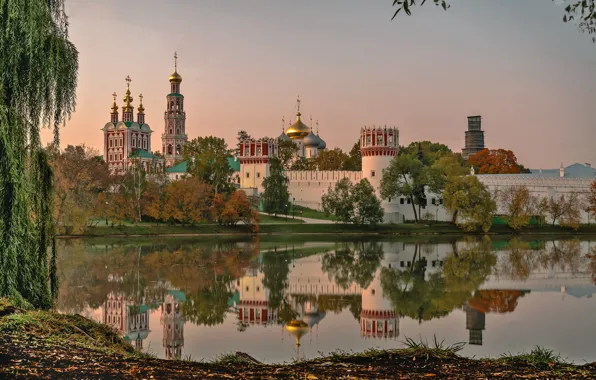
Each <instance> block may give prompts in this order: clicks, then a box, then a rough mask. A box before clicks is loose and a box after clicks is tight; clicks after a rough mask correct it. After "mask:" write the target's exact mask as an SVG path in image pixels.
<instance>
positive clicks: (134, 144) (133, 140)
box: [132, 138, 137, 148]
mask: <svg viewBox="0 0 596 380" xmlns="http://www.w3.org/2000/svg"><path fill="white" fill-rule="evenodd" d="M136 142H137V140H135V139H134V138H133V139H132V147H133V148H136V147H137V144H136Z"/></svg>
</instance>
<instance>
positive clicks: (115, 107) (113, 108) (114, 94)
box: [112, 92, 118, 113]
mask: <svg viewBox="0 0 596 380" xmlns="http://www.w3.org/2000/svg"><path fill="white" fill-rule="evenodd" d="M112 96H113V97H114V103H112V113H118V105H117V104H116V96H117V95H116V93H115V92H114V93H113V94H112Z"/></svg>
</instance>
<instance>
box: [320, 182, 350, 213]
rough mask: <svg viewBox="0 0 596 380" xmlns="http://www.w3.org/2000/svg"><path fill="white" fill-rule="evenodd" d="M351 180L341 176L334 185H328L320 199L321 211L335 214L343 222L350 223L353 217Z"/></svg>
mask: <svg viewBox="0 0 596 380" xmlns="http://www.w3.org/2000/svg"><path fill="white" fill-rule="evenodd" d="M352 187H353V185H352V182H350V180H349V179H348V178H342V179H341V180H339V181H338V182H337V183H336V184H335V186H334V187H331V185H329V189H328V190H327V193H326V194H323V197H322V198H321V201H322V203H323V211H325V213H327V214H331V215H335V216H336V217H337V219H338V220H339V221H341V222H344V223H350V222H351V221H352V220H353V219H354V205H353V204H352V200H351V194H352Z"/></svg>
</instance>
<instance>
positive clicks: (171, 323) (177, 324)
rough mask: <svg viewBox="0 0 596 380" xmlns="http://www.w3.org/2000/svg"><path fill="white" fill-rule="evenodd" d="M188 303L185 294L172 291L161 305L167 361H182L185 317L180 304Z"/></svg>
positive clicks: (161, 320)
mask: <svg viewBox="0 0 596 380" xmlns="http://www.w3.org/2000/svg"><path fill="white" fill-rule="evenodd" d="M185 301H186V297H185V296H184V293H182V292H181V291H179V290H170V291H168V293H167V294H166V296H165V299H164V302H163V304H162V305H161V319H160V322H161V324H162V326H163V347H164V349H165V353H166V355H165V357H166V359H180V358H181V357H182V347H184V317H183V316H182V311H181V310H180V304H181V303H182V302H185Z"/></svg>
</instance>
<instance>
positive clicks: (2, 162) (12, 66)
mask: <svg viewBox="0 0 596 380" xmlns="http://www.w3.org/2000/svg"><path fill="white" fill-rule="evenodd" d="M0 31H1V33H2V38H1V39H0V220H1V222H0V272H1V273H2V276H0V297H12V298H13V299H15V300H17V301H21V302H23V301H28V302H29V303H30V304H32V305H33V306H36V307H41V308H49V307H50V306H51V304H52V296H54V297H55V296H56V293H57V289H58V286H57V277H56V265H55V264H56V252H55V240H54V239H55V237H54V235H55V232H54V221H53V215H52V214H53V196H54V195H53V186H52V185H53V179H52V169H51V167H50V164H49V162H48V154H47V152H45V151H44V149H42V147H41V141H40V128H41V127H42V126H44V125H46V126H50V127H53V129H54V142H55V144H56V145H57V144H58V142H59V136H60V133H59V127H60V125H61V124H62V123H63V122H64V121H65V120H66V119H68V118H69V117H70V114H71V112H72V111H73V110H74V108H75V99H76V92H75V90H76V84H77V71H78V52H77V50H76V48H75V46H74V45H73V44H72V43H71V42H70V41H69V40H68V21H67V16H66V14H65V12H64V1H63V0H4V1H2V2H1V3H0ZM48 252H50V255H51V256H50V259H49V260H48ZM48 279H49V281H48Z"/></svg>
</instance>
